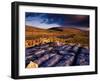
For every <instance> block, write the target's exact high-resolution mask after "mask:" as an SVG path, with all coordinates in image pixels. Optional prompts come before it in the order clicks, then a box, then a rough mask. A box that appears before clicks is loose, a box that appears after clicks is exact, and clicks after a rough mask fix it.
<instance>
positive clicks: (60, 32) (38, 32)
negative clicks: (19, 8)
mask: <svg viewBox="0 0 100 81" xmlns="http://www.w3.org/2000/svg"><path fill="white" fill-rule="evenodd" d="M49 42H62V43H65V44H69V43H75V44H77V43H80V44H81V45H84V46H88V47H89V31H88V30H81V29H78V28H74V27H52V28H49V29H40V28H37V27H32V26H26V30H25V46H26V47H31V46H35V45H39V44H44V43H49Z"/></svg>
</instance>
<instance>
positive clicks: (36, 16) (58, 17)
mask: <svg viewBox="0 0 100 81" xmlns="http://www.w3.org/2000/svg"><path fill="white" fill-rule="evenodd" d="M25 16H26V23H27V22H28V23H31V24H33V25H34V24H36V23H37V24H38V25H39V24H44V25H51V26H52V25H53V24H55V26H56V25H59V26H79V27H89V16H88V15H68V14H51V13H50V14H48V13H33V12H32V13H31V12H26V15H25ZM29 21H30V22H29ZM38 22H39V23H38Z"/></svg>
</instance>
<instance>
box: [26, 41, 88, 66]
mask: <svg viewBox="0 0 100 81" xmlns="http://www.w3.org/2000/svg"><path fill="white" fill-rule="evenodd" d="M25 53H26V56H25V60H26V67H27V65H28V64H29V63H30V61H32V62H34V63H36V64H37V65H38V67H56V66H78V65H89V49H88V48H86V47H82V46H81V45H80V44H77V45H76V44H69V45H65V44H56V43H47V44H43V45H38V46H34V47H30V48H26V49H25Z"/></svg>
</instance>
